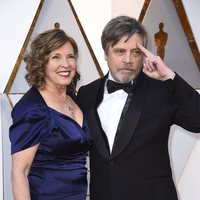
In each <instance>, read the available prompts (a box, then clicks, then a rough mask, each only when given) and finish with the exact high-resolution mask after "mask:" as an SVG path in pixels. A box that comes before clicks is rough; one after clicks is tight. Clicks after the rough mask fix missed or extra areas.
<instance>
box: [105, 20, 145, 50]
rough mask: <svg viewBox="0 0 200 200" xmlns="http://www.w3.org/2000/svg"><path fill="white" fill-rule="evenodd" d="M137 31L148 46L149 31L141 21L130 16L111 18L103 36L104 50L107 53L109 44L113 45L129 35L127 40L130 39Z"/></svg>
mask: <svg viewBox="0 0 200 200" xmlns="http://www.w3.org/2000/svg"><path fill="white" fill-rule="evenodd" d="M135 33H138V34H139V35H140V36H141V37H142V39H143V45H144V46H145V47H146V46H147V40H148V36H147V32H146V30H145V28H144V26H143V25H142V24H141V23H140V22H139V21H137V20H136V19H135V18H131V17H128V16H118V17H116V18H113V19H111V20H110V21H109V22H108V23H107V25H106V26H105V28H104V30H103V32H102V36H101V44H102V47H103V50H104V52H105V53H107V52H108V48H109V46H110V45H111V46H112V47H113V46H114V45H115V44H117V43H118V42H119V40H120V39H121V38H122V37H124V36H127V40H129V38H130V37H131V36H132V35H133V34H135ZM127 40H126V41H127Z"/></svg>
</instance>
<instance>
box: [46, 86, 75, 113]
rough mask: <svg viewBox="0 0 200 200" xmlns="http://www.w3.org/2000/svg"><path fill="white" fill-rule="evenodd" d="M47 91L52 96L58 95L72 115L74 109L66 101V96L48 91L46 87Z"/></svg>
mask: <svg viewBox="0 0 200 200" xmlns="http://www.w3.org/2000/svg"><path fill="white" fill-rule="evenodd" d="M46 90H47V91H49V92H50V93H51V94H53V95H54V96H56V97H58V98H59V99H60V100H61V101H62V102H63V103H64V104H65V106H66V107H67V110H68V111H69V112H70V113H71V114H72V115H74V109H73V108H72V107H71V106H70V105H69V103H68V102H67V100H66V98H64V97H62V96H60V95H57V94H55V93H53V92H52V91H50V90H49V89H47V88H46Z"/></svg>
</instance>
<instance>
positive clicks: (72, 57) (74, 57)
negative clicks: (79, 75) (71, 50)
mask: <svg viewBox="0 0 200 200" xmlns="http://www.w3.org/2000/svg"><path fill="white" fill-rule="evenodd" d="M67 59H69V60H76V56H75V55H69V56H67Z"/></svg>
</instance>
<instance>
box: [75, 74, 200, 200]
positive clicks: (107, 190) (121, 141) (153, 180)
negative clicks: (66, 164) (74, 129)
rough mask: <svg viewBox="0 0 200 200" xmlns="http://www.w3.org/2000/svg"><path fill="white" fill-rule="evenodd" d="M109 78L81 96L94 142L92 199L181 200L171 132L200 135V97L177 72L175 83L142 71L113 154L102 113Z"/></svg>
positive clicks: (80, 100) (100, 81)
mask: <svg viewBox="0 0 200 200" xmlns="http://www.w3.org/2000/svg"><path fill="white" fill-rule="evenodd" d="M105 80H106V77H103V78H100V79H98V80H96V81H94V82H92V83H90V84H88V85H86V86H83V87H81V88H80V90H79V92H78V97H77V99H78V102H79V104H80V106H81V107H82V109H83V110H84V111H85V112H86V114H87V117H88V120H89V126H90V128H91V132H92V136H93V141H94V142H93V145H92V148H91V151H90V170H91V172H90V178H91V180H90V195H91V200H177V199H178V198H177V192H176V189H175V186H174V183H173V179H172V172H171V167H170V160H169V154H168V137H169V131H170V127H171V125H173V124H177V125H179V126H181V127H183V128H185V129H187V130H189V131H192V132H200V95H199V94H198V93H197V92H196V91H195V90H194V89H193V88H192V87H191V86H190V85H188V84H187V83H186V82H185V81H184V80H183V79H182V78H181V77H180V76H178V75H177V74H176V76H175V78H174V80H167V81H158V80H153V79H150V78H148V77H147V76H146V75H144V74H143V73H141V74H140V75H139V77H138V80H137V83H136V86H135V88H134V94H133V97H132V100H131V103H130V105H129V108H128V111H127V112H126V115H125V117H124V119H123V123H122V124H121V126H120V130H119V131H117V135H116V137H115V141H114V145H113V150H112V153H111V154H110V151H109V147H108V141H107V137H106V134H105V133H104V131H103V129H102V127H101V123H100V119H99V117H98V114H97V107H98V105H99V104H100V103H101V101H102V100H103V90H104V83H105ZM108 112H109V110H108ZM105 115H106V113H105Z"/></svg>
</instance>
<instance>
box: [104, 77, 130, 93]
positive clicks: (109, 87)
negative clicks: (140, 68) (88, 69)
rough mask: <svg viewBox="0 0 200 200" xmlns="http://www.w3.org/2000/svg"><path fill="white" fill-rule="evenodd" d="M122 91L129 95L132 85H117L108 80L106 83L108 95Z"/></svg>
mask: <svg viewBox="0 0 200 200" xmlns="http://www.w3.org/2000/svg"><path fill="white" fill-rule="evenodd" d="M120 89H122V90H124V91H125V92H126V93H128V94H129V93H131V92H132V91H133V85H132V84H131V82H129V83H117V82H115V81H111V80H108V81H107V90H108V93H112V92H115V91H116V90H120Z"/></svg>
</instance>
